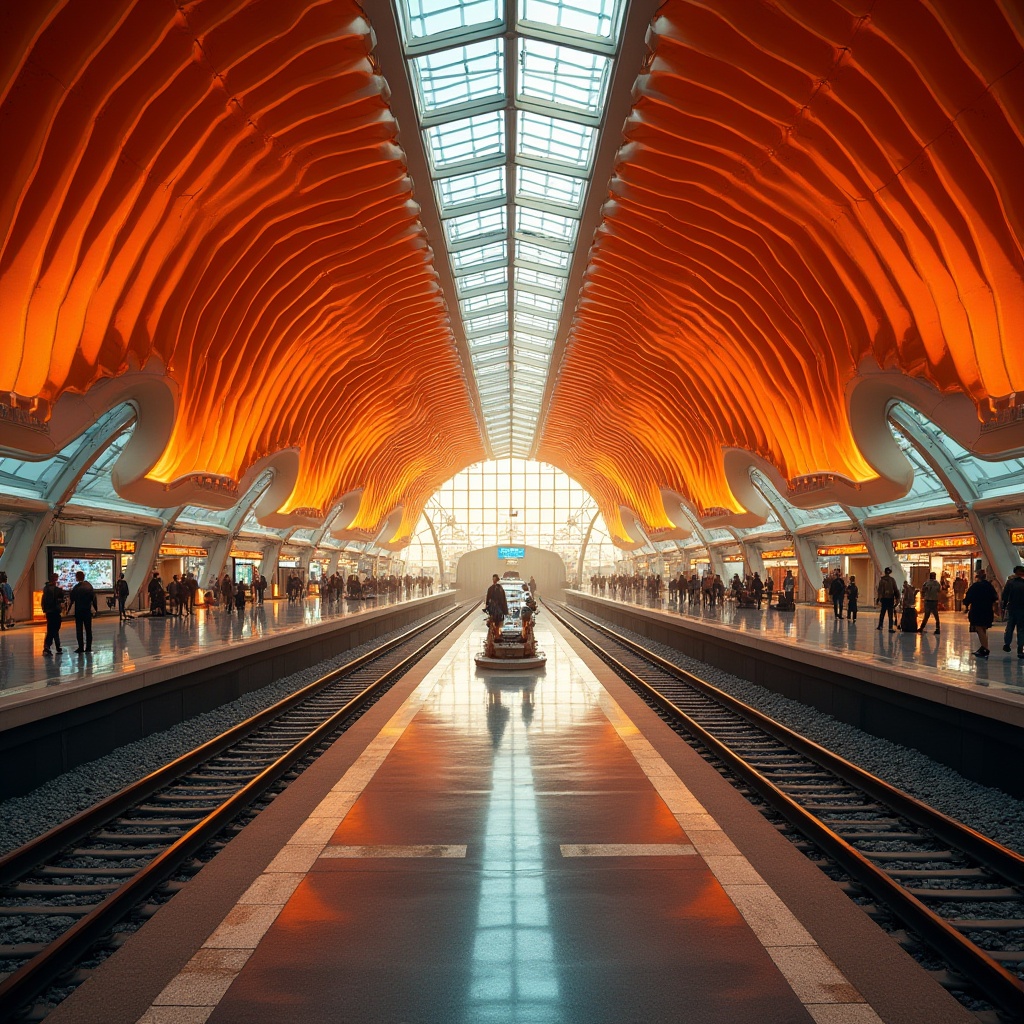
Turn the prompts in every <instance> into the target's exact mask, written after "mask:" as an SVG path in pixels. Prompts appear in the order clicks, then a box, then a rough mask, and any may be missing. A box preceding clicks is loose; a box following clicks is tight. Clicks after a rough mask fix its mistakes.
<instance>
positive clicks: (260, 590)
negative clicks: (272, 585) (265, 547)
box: [256, 572, 338, 604]
mask: <svg viewBox="0 0 1024 1024" xmlns="http://www.w3.org/2000/svg"><path fill="white" fill-rule="evenodd" d="M334 575H335V576H337V575H338V574H337V572H335V574H334ZM333 582H334V581H333V579H332V583H333ZM266 590H267V577H266V576H264V575H263V573H260V577H259V579H258V580H257V581H256V602H257V604H263V595H264V594H265V593H266Z"/></svg>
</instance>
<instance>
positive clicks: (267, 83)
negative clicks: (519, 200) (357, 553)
mask: <svg viewBox="0 0 1024 1024" xmlns="http://www.w3.org/2000/svg"><path fill="white" fill-rule="evenodd" d="M4 22H5V32H4V39H3V42H2V43H0V59H2V63H0V103H2V106H0V115H2V124H3V131H4V148H5V167H4V181H3V188H2V194H0V203H2V206H0V245H2V248H0V320H2V322H3V323H4V325H5V337H4V359H3V360H2V362H0V392H3V393H5V395H6V396H7V398H6V401H7V403H8V404H9V405H12V406H14V408H15V410H17V411H18V413H17V415H12V414H9V415H7V416H5V417H3V418H0V433H2V431H3V430H4V426H5V421H6V422H8V423H9V422H11V421H12V420H14V419H16V418H17V417H18V416H20V418H21V421H22V422H26V421H31V422H33V423H38V422H39V421H42V420H45V419H46V418H47V417H48V416H49V415H50V413H51V411H52V410H53V409H54V407H55V406H56V405H57V404H58V403H60V402H61V401H62V400H63V401H71V400H72V398H71V396H74V395H76V394H85V393H87V392H89V390H90V389H91V388H92V387H93V386H94V385H96V384H97V383H98V382H100V381H102V380H104V379H106V378H111V377H117V376H120V375H122V374H124V373H125V372H126V371H128V370H129V369H132V368H138V367H146V366H153V365H162V366H164V367H166V373H167V376H168V377H169V378H170V380H171V382H172V383H173V385H174V392H175V395H176V401H175V405H174V419H173V423H168V424H165V434H164V437H165V438H166V445H165V446H164V448H163V451H162V453H159V451H157V452H154V458H156V455H157V454H159V458H156V461H155V464H154V465H152V466H150V467H149V468H148V476H149V477H150V478H151V479H152V480H156V481H159V482H161V483H163V484H165V485H169V484H171V483H172V482H173V481H180V480H181V479H183V478H185V479H187V478H189V477H191V476H193V475H197V474H212V475H214V476H216V477H220V478H224V479H227V480H228V481H234V482H235V483H238V482H239V481H241V480H242V478H243V477H244V476H245V474H246V473H247V472H249V471H250V470H252V468H253V467H254V465H255V464H257V463H259V462H260V461H261V460H264V459H266V458H267V457H268V456H272V455H274V454H275V453H277V452H282V451H286V450H294V451H298V453H299V469H298V476H297V481H296V483H295V485H294V489H293V490H292V492H291V495H290V497H288V499H287V501H286V502H285V504H284V505H283V506H282V507H281V509H280V512H281V513H283V514H288V513H299V514H300V515H304V516H305V517H307V518H309V517H314V518H315V517H317V516H322V515H324V514H325V513H326V510H327V509H329V508H330V507H331V505H332V503H333V502H334V500H335V499H336V498H337V497H338V496H339V495H342V494H344V493H347V492H352V491H355V490H358V489H361V490H362V499H361V502H360V508H359V512H358V516H357V521H356V522H355V524H354V526H355V527H356V528H358V529H362V530H364V531H367V532H373V530H374V529H375V528H377V527H379V526H380V524H382V523H383V522H384V521H385V519H386V518H387V516H388V514H389V513H390V512H391V511H392V510H393V509H395V508H396V507H399V506H404V507H406V508H408V509H409V510H410V511H409V522H408V523H404V524H403V525H402V526H401V527H399V531H398V535H405V536H407V535H408V532H409V527H410V526H411V525H412V522H413V521H414V518H415V516H416V515H417V514H418V508H419V507H422V504H423V502H425V500H426V498H427V497H428V496H429V495H430V493H431V492H432V491H433V490H434V489H435V487H436V486H437V485H438V484H440V483H441V482H442V481H443V480H445V479H447V478H448V477H450V476H451V475H452V474H453V473H454V472H455V471H456V470H458V469H460V468H461V467H462V466H464V465H466V464H468V463H471V462H474V461H476V460H477V459H479V458H480V457H481V456H482V454H483V447H482V440H481V436H480V430H479V427H478V425H477V423H476V420H475V417H474V414H473V410H472V405H471V402H470V399H469V395H468V390H467V388H468V385H467V382H466V378H465V375H464V372H463V370H462V367H461V364H460V362H459V359H458V355H457V353H456V350H455V347H454V340H453V337H452V334H451V329H450V326H449V322H448V318H447V314H446V311H445V307H444V301H443V297H442V295H441V293H440V288H439V286H438V283H437V275H436V272H435V271H434V269H433V267H432V262H431V261H432V255H431V252H430V249H429V247H428V245H427V242H426V239H425V237H424V232H423V229H422V226H421V225H420V222H419V219H418V208H417V207H416V205H415V203H414V202H413V200H412V183H411V181H410V179H409V177H408V175H407V172H406V167H405V162H404V158H403V155H402V152H401V151H400V149H399V148H398V146H397V144H396V136H397V128H396V125H395V122H394V119H393V118H392V116H391V114H390V111H389V109H388V104H387V87H386V84H385V83H384V81H383V79H382V78H381V77H380V75H379V74H378V73H376V71H375V68H374V66H373V64H372V62H371V59H370V49H371V46H372V36H371V34H370V31H369V26H368V25H367V23H366V22H365V20H364V19H363V17H362V16H361V11H360V8H359V6H358V5H357V4H356V3H355V2H353V0H321V2H312V3H311V2H308V0H275V2H274V3H251V2H249V0H201V2H193V3H184V4H175V3H170V2H145V3H140V2H137V0H113V2H107V3H103V4H99V5H97V4H95V3H91V2H85V0H63V2H59V0H52V2H50V3H30V4H17V5H14V7H12V9H11V10H10V11H9V12H7V13H6V14H5V18H4ZM437 409H443V410H444V415H443V416H438V415H437V413H436V410H437ZM0 441H2V437H0ZM403 531H404V533H403Z"/></svg>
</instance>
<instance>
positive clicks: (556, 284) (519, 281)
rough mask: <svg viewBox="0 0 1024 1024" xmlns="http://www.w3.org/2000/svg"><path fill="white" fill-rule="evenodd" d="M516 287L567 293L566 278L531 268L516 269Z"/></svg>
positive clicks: (560, 293)
mask: <svg viewBox="0 0 1024 1024" xmlns="http://www.w3.org/2000/svg"><path fill="white" fill-rule="evenodd" d="M515 280H516V286H517V287H519V286H520V285H521V286H522V287H524V288H544V289H546V290H547V291H549V292H557V293H558V294H559V295H563V294H564V293H565V278H564V277H559V276H557V275H556V274H545V273H543V272H542V271H539V270H534V269H532V268H531V267H516V278H515Z"/></svg>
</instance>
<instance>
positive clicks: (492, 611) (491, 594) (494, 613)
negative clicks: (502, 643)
mask: <svg viewBox="0 0 1024 1024" xmlns="http://www.w3.org/2000/svg"><path fill="white" fill-rule="evenodd" d="M484 610H485V611H486V612H487V617H488V618H489V619H491V621H492V622H496V623H497V624H498V628H499V629H500V628H501V624H502V622H504V621H505V616H506V615H508V598H507V597H506V596H505V588H504V587H503V586H502V585H501V584H500V583H499V582H498V574H497V573H495V574H494V575H493V576H492V577H491V585H490V586H489V587H488V588H487V596H486V597H485V598H484Z"/></svg>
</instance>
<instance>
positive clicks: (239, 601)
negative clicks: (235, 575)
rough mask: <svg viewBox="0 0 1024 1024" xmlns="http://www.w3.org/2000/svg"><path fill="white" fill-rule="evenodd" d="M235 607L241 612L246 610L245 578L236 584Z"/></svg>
mask: <svg viewBox="0 0 1024 1024" xmlns="http://www.w3.org/2000/svg"><path fill="white" fill-rule="evenodd" d="M235 608H236V609H237V610H238V611H239V612H244V611H245V580H239V581H238V582H237V583H236V584H235Z"/></svg>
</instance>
